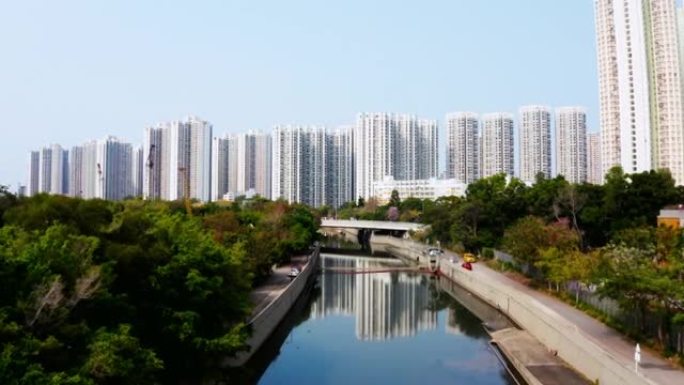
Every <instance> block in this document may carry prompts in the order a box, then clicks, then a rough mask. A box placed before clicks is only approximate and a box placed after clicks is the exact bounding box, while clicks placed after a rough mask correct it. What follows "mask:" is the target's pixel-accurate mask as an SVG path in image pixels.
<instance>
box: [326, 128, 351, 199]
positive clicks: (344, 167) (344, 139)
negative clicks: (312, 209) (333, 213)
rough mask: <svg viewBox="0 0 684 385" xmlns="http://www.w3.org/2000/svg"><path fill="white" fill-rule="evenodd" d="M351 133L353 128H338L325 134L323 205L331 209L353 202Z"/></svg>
mask: <svg viewBox="0 0 684 385" xmlns="http://www.w3.org/2000/svg"><path fill="white" fill-rule="evenodd" d="M353 133H354V128H353V127H340V128H338V129H336V130H334V131H329V132H328V133H326V139H325V140H326V147H327V148H326V151H325V152H326V156H327V159H326V161H325V166H326V172H325V176H326V182H325V187H326V193H325V197H326V201H325V204H327V205H328V206H330V207H332V208H338V207H340V206H342V205H343V204H345V203H347V202H350V201H354V196H353V195H352V194H353V192H354V190H353V186H354V175H353V172H354V170H353V161H352V150H353Z"/></svg>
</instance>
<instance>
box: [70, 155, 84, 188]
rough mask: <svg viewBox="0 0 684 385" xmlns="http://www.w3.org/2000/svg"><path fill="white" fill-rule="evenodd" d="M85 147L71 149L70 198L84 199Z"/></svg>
mask: <svg viewBox="0 0 684 385" xmlns="http://www.w3.org/2000/svg"><path fill="white" fill-rule="evenodd" d="M82 170H83V147H82V146H73V147H71V149H69V196H72V197H76V198H83V171H82Z"/></svg>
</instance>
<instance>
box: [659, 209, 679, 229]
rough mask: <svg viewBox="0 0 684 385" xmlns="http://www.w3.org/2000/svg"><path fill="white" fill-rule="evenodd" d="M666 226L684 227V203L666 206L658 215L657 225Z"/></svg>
mask: <svg viewBox="0 0 684 385" xmlns="http://www.w3.org/2000/svg"><path fill="white" fill-rule="evenodd" d="M661 225H663V226H667V227H672V228H675V229H681V228H682V227H684V205H681V204H679V205H675V206H666V207H665V208H663V209H662V210H660V215H658V226H661Z"/></svg>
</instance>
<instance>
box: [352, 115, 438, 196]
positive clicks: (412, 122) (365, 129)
mask: <svg viewBox="0 0 684 385" xmlns="http://www.w3.org/2000/svg"><path fill="white" fill-rule="evenodd" d="M437 132H438V130H437V122H436V121H434V120H424V119H417V118H416V117H414V116H410V115H396V114H388V113H362V114H359V115H358V117H357V120H356V127H355V128H354V134H353V136H354V167H355V173H354V174H355V192H354V197H355V198H359V197H363V198H366V199H368V198H370V197H372V196H373V195H374V192H373V182H374V181H378V180H382V179H383V178H384V177H386V176H392V177H394V178H395V179H398V180H402V179H406V180H410V179H427V178H431V177H436V176H437V165H438V154H437V153H438V151H437V140H438V134H437Z"/></svg>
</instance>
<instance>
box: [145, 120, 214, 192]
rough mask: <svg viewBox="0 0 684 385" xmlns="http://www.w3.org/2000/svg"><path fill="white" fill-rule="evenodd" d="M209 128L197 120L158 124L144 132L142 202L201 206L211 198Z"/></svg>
mask: <svg viewBox="0 0 684 385" xmlns="http://www.w3.org/2000/svg"><path fill="white" fill-rule="evenodd" d="M211 147H212V126H211V124H209V122H206V121H204V120H201V119H199V118H197V117H192V116H191V117H188V118H187V119H185V120H182V121H172V122H167V123H160V124H158V125H157V126H155V127H149V128H147V129H146V130H145V142H144V145H143V149H144V151H145V152H144V157H145V163H146V166H145V167H144V170H143V181H144V182H143V184H144V189H143V195H144V196H145V198H148V199H149V198H151V199H156V198H161V199H164V200H176V199H182V198H183V197H184V196H185V192H186V188H187V191H188V193H189V198H191V199H197V200H200V201H203V202H207V201H209V200H210V195H211V159H212V158H211Z"/></svg>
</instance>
